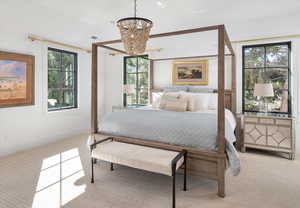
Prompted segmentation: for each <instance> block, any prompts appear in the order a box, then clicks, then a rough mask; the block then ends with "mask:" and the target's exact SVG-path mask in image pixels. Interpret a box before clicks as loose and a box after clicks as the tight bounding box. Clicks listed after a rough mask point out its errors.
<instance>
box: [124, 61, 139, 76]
mask: <svg viewBox="0 0 300 208" xmlns="http://www.w3.org/2000/svg"><path fill="white" fill-rule="evenodd" d="M125 60H126V71H127V73H133V72H136V64H137V58H126V59H125Z"/></svg>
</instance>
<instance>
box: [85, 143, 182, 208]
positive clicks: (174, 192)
mask: <svg viewBox="0 0 300 208" xmlns="http://www.w3.org/2000/svg"><path fill="white" fill-rule="evenodd" d="M108 140H111V141H113V140H114V138H113V137H108V138H106V139H103V140H100V141H95V142H94V143H93V144H91V145H90V150H91V155H92V151H93V149H95V148H96V146H97V144H100V143H103V142H106V141H108ZM134 145H140V144H134ZM140 146H144V145H140ZM151 148H155V147H151ZM168 151H173V150H168ZM176 152H177V151H176ZM182 157H183V158H184V162H183V165H184V174H183V175H184V180H183V191H186V190H187V189H186V179H187V175H186V172H187V171H186V170H187V151H186V150H182V151H180V152H178V154H177V155H176V156H175V157H174V159H173V160H172V162H171V168H172V208H175V207H176V187H175V184H176V166H177V162H178V161H179V160H180V159H181V158H182ZM96 162H97V159H96V158H93V157H91V166H92V176H91V183H94V164H95V163H96ZM113 165H114V164H113V163H110V170H111V171H113V170H114V166H113Z"/></svg>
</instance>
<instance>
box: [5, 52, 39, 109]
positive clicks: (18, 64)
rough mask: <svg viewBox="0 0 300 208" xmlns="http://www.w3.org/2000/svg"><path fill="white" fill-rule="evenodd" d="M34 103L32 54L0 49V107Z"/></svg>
mask: <svg viewBox="0 0 300 208" xmlns="http://www.w3.org/2000/svg"><path fill="white" fill-rule="evenodd" d="M33 104H34V56H31V55H25V54H18V53H9V52H4V51H0V107H13V106H25V105H33Z"/></svg>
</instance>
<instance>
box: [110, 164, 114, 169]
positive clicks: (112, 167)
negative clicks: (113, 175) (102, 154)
mask: <svg viewBox="0 0 300 208" xmlns="http://www.w3.org/2000/svg"><path fill="white" fill-rule="evenodd" d="M113 170H114V164H113V163H110V171H113Z"/></svg>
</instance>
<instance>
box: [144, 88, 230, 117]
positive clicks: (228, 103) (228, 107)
mask: <svg viewBox="0 0 300 208" xmlns="http://www.w3.org/2000/svg"><path fill="white" fill-rule="evenodd" d="M155 92H163V89H151V90H150V103H152V101H153V99H152V93H155ZM213 93H218V90H217V89H214V92H213ZM232 96H233V94H232V90H228V89H227V90H225V108H227V109H229V110H231V111H232V112H233V111H234V106H233V105H234V103H233V102H232Z"/></svg>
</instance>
